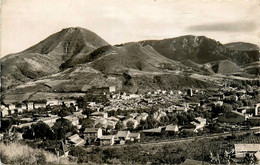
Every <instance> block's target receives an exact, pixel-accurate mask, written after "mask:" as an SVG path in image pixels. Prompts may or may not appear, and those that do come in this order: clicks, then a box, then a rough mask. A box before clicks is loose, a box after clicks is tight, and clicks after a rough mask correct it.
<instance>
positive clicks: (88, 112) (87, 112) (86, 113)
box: [82, 107, 93, 118]
mask: <svg viewBox="0 0 260 165" xmlns="http://www.w3.org/2000/svg"><path fill="white" fill-rule="evenodd" d="M92 112H93V110H92V109H90V108H89V107H84V108H83V112H82V114H84V115H87V118H89V116H90V114H91V113H92Z"/></svg>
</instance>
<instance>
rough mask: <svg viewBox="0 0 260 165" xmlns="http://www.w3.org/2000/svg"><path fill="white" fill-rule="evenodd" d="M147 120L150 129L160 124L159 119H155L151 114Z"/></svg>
mask: <svg viewBox="0 0 260 165" xmlns="http://www.w3.org/2000/svg"><path fill="white" fill-rule="evenodd" d="M146 120H147V125H148V128H149V129H150V128H155V127H157V126H159V123H158V121H157V120H155V119H154V117H153V116H152V115H149V116H148V117H147V119H146Z"/></svg>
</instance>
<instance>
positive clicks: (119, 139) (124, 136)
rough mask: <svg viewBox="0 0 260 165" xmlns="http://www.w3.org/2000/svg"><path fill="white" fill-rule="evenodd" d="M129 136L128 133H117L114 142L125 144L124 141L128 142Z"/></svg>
mask: <svg viewBox="0 0 260 165" xmlns="http://www.w3.org/2000/svg"><path fill="white" fill-rule="evenodd" d="M129 134H130V131H118V132H117V134H116V136H115V142H116V143H117V144H125V141H126V140H130V138H129Z"/></svg>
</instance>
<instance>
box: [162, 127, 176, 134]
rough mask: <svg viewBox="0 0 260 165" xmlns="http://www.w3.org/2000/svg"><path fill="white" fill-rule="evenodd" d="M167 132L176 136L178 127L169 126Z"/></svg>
mask: <svg viewBox="0 0 260 165" xmlns="http://www.w3.org/2000/svg"><path fill="white" fill-rule="evenodd" d="M165 131H166V132H168V133H169V134H174V133H176V132H178V131H179V127H178V125H167V126H166V128H165Z"/></svg>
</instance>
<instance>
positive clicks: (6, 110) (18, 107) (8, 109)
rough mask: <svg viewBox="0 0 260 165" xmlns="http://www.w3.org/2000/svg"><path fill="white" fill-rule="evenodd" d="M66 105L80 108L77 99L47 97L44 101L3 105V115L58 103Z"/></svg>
mask: <svg viewBox="0 0 260 165" xmlns="http://www.w3.org/2000/svg"><path fill="white" fill-rule="evenodd" d="M63 104H64V105H66V106H67V107H70V106H71V105H74V106H75V108H76V110H78V106H77V101H76V100H73V99H64V100H59V99H47V100H42V101H29V102H27V103H15V104H8V105H1V107H0V108H1V116H2V117H5V116H8V115H12V114H14V113H22V112H25V111H32V110H35V109H39V108H46V107H47V106H56V105H63Z"/></svg>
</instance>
